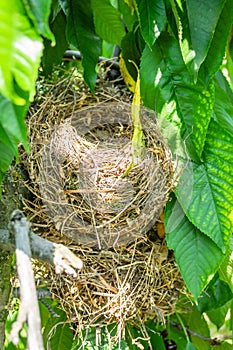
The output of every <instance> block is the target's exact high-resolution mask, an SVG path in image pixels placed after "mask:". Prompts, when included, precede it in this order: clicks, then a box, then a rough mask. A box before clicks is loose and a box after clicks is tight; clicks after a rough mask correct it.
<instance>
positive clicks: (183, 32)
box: [170, 0, 195, 71]
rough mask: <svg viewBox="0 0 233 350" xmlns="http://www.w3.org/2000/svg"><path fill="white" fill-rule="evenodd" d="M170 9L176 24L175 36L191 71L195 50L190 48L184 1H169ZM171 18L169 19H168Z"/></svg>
mask: <svg viewBox="0 0 233 350" xmlns="http://www.w3.org/2000/svg"><path fill="white" fill-rule="evenodd" d="M170 4H171V9H172V12H173V15H174V19H175V22H176V26H177V34H176V33H175V34H176V35H177V37H178V40H179V44H180V49H181V53H182V57H183V60H184V62H185V64H186V66H187V67H189V70H190V71H193V66H194V65H193V59H194V57H195V52H194V51H193V50H192V48H191V37H190V32H189V25H188V15H187V8H186V3H185V2H184V1H183V2H178V1H175V0H171V1H170ZM170 20H171V19H170Z"/></svg>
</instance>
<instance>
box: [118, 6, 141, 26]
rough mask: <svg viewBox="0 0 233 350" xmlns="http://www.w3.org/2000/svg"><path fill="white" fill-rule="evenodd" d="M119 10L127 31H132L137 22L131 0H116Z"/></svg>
mask: <svg viewBox="0 0 233 350" xmlns="http://www.w3.org/2000/svg"><path fill="white" fill-rule="evenodd" d="M118 6H119V11H120V13H121V14H122V16H123V19H124V24H125V25H126V28H127V29H128V31H129V32H130V31H132V30H133V27H134V25H135V22H137V15H136V10H135V7H134V3H133V1H128V2H127V1H125V0H118Z"/></svg>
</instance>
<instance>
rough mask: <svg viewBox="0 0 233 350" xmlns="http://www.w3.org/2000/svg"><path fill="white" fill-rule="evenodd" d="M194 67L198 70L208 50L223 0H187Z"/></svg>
mask: <svg viewBox="0 0 233 350" xmlns="http://www.w3.org/2000/svg"><path fill="white" fill-rule="evenodd" d="M186 3H187V10H188V18H189V28H190V34H191V39H192V48H193V50H194V51H195V58H194V69H195V70H196V71H198V70H199V68H200V65H201V64H202V62H203V61H204V60H205V58H206V56H207V53H208V51H209V48H210V45H211V41H212V39H213V36H214V32H215V29H216V26H217V24H218V20H219V17H220V15H221V12H222V9H223V6H224V3H225V0H213V1H209V0H196V1H193V0H187V1H186Z"/></svg>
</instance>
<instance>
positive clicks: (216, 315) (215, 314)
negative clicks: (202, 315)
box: [206, 300, 232, 329]
mask: <svg viewBox="0 0 233 350" xmlns="http://www.w3.org/2000/svg"><path fill="white" fill-rule="evenodd" d="M231 304H232V300H230V301H229V302H228V303H226V304H225V305H223V306H221V307H219V308H214V309H213V310H209V311H207V312H206V314H207V316H208V317H209V319H210V321H211V322H212V323H213V324H214V325H215V326H216V327H217V328H218V329H219V328H221V327H222V326H223V325H224V324H225V323H226V318H227V314H228V312H229V309H230V308H231Z"/></svg>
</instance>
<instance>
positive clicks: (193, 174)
mask: <svg viewBox="0 0 233 350" xmlns="http://www.w3.org/2000/svg"><path fill="white" fill-rule="evenodd" d="M203 158H204V163H202V164H200V165H199V164H196V163H194V162H190V164H189V165H188V166H187V167H186V168H185V169H184V171H183V173H182V175H181V178H180V181H179V184H178V187H177V189H176V194H177V196H178V199H179V202H180V204H181V205H182V208H183V210H184V211H185V213H186V215H187V216H188V218H189V220H190V221H191V222H192V223H193V224H194V225H195V226H197V227H198V228H199V230H201V231H202V232H203V233H205V234H206V235H207V236H209V237H210V238H211V239H212V240H213V241H214V242H215V243H216V244H217V246H218V247H219V248H221V249H222V251H225V249H226V246H227V245H228V242H229V239H230V236H231V233H232V217H231V215H232V207H233V167H232V164H233V139H232V136H230V135H229V134H228V133H226V132H225V130H224V129H223V128H221V126H220V125H219V124H217V123H216V122H215V121H214V120H212V121H211V123H210V126H209V130H208V134H207V138H206V144H205V149H204V153H203Z"/></svg>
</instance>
